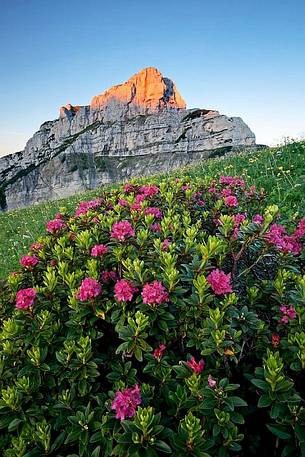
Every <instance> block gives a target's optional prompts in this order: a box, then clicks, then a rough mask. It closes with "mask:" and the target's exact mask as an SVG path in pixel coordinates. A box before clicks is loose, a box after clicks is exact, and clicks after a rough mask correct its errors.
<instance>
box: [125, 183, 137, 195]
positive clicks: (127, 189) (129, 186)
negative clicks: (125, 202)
mask: <svg viewBox="0 0 305 457" xmlns="http://www.w3.org/2000/svg"><path fill="white" fill-rule="evenodd" d="M123 189H124V192H125V193H126V194H129V193H131V192H134V190H135V188H134V186H133V185H132V184H125V185H124V186H123Z"/></svg>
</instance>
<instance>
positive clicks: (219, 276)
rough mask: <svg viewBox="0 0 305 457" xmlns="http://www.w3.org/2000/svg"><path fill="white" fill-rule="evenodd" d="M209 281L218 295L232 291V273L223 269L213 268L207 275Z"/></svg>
mask: <svg viewBox="0 0 305 457" xmlns="http://www.w3.org/2000/svg"><path fill="white" fill-rule="evenodd" d="M207 281H208V283H209V284H210V286H211V287H212V290H213V292H214V293H215V294H216V295H222V294H229V293H231V292H232V286H231V273H229V274H225V272H224V271H222V270H218V269H216V270H213V271H211V273H210V274H209V275H208V277H207Z"/></svg>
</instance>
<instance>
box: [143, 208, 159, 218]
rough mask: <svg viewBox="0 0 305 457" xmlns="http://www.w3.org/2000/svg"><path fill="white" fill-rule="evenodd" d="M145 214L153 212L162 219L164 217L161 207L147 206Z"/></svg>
mask: <svg viewBox="0 0 305 457" xmlns="http://www.w3.org/2000/svg"><path fill="white" fill-rule="evenodd" d="M144 214H145V215H146V216H147V215H149V214H152V215H153V216H155V218H156V219H161V218H162V211H160V210H159V208H153V207H150V208H146V209H145V211H144Z"/></svg>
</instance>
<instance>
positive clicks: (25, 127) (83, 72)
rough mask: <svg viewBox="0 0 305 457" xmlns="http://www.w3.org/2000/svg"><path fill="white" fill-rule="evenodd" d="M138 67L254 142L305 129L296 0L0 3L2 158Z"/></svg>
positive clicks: (303, 22) (303, 1) (304, 73)
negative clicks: (153, 70)
mask: <svg viewBox="0 0 305 457" xmlns="http://www.w3.org/2000/svg"><path fill="white" fill-rule="evenodd" d="M147 66H154V67H157V68H158V69H159V70H160V71H161V72H162V73H163V75H164V76H167V77H170V78H172V79H173V80H174V81H175V83H176V85H177V87H178V89H179V91H180V93H181V94H182V96H183V97H184V99H185V100H186V102H187V105H188V107H190V108H193V107H201V108H213V109H217V110H218V111H220V112H222V113H224V114H228V115H237V116H241V117H242V118H243V119H244V120H245V121H246V122H247V123H248V125H249V126H250V127H251V129H252V130H253V131H254V133H255V134H256V136H257V141H258V142H259V143H265V144H272V143H273V144H274V143H275V142H278V141H280V140H281V139H282V138H283V137H286V136H290V137H293V138H296V137H301V136H304V135H305V0H286V1H285V0H264V1H263V0H208V1H206V0H164V1H159V0H107V1H104V0H50V1H47V0H0V155H1V154H5V153H9V152H14V151H17V150H21V149H23V147H24V145H25V142H26V140H27V139H29V138H30V136H32V134H33V133H34V132H35V131H36V130H37V129H38V128H39V126H40V124H42V123H43V122H44V121H46V120H50V119H55V118H56V117H58V109H59V107H60V106H61V105H64V104H66V103H68V102H69V103H72V104H88V103H89V102H90V100H91V98H92V96H93V95H96V94H98V93H101V92H102V91H103V90H105V89H107V88H108V87H110V86H112V85H114V84H118V83H120V82H124V81H125V80H126V79H128V78H129V77H130V76H132V75H133V74H134V73H136V72H137V71H139V70H141V69H142V68H144V67H147Z"/></svg>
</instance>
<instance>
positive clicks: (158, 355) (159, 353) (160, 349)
mask: <svg viewBox="0 0 305 457" xmlns="http://www.w3.org/2000/svg"><path fill="white" fill-rule="evenodd" d="M165 350H166V346H165V344H160V346H159V347H157V348H156V349H155V350H154V351H153V357H154V358H155V359H157V360H159V361H160V360H161V359H162V356H163V353H164V351H165Z"/></svg>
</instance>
